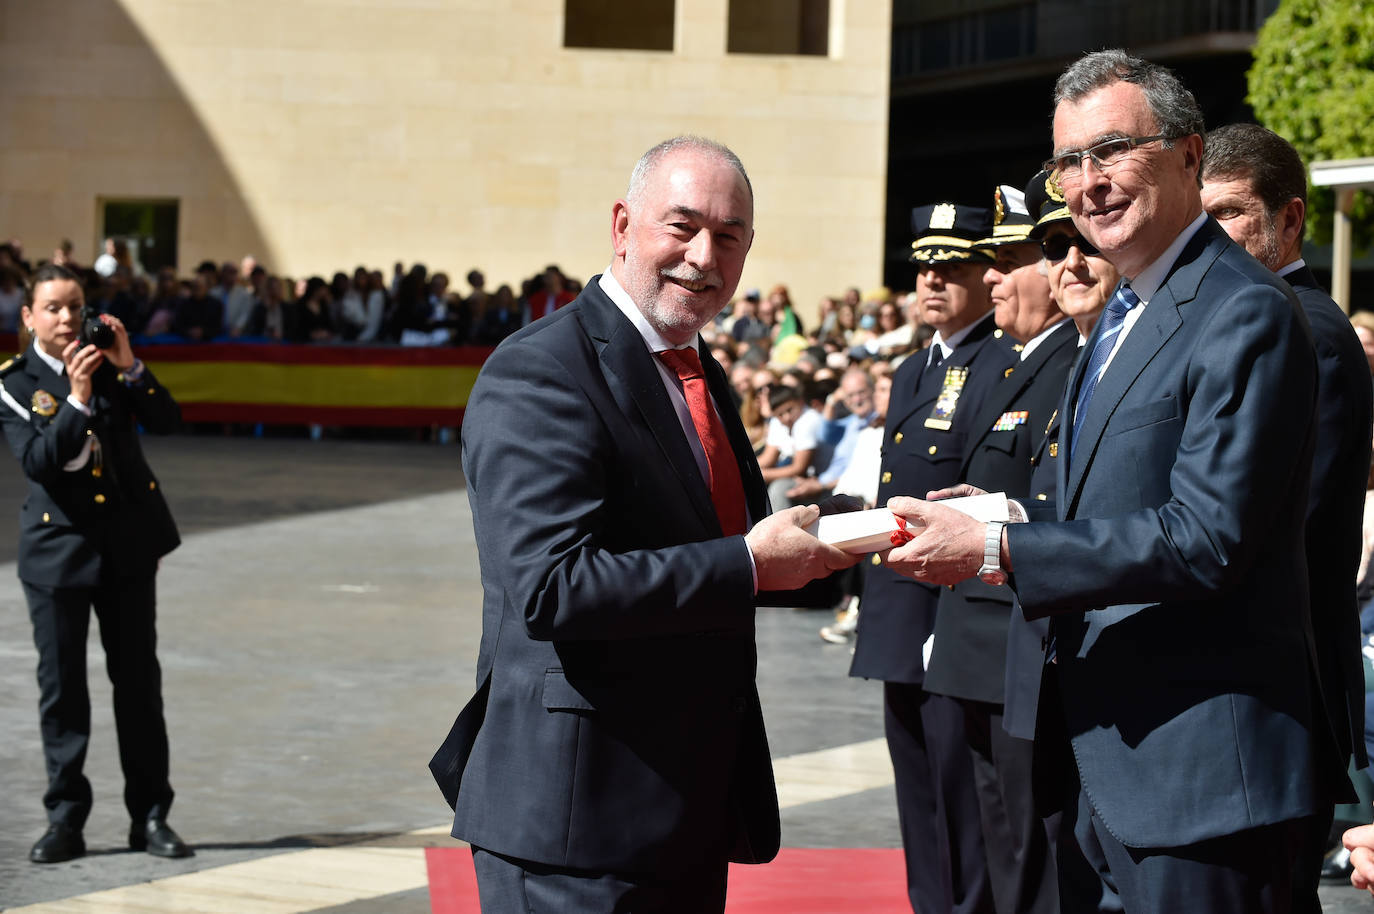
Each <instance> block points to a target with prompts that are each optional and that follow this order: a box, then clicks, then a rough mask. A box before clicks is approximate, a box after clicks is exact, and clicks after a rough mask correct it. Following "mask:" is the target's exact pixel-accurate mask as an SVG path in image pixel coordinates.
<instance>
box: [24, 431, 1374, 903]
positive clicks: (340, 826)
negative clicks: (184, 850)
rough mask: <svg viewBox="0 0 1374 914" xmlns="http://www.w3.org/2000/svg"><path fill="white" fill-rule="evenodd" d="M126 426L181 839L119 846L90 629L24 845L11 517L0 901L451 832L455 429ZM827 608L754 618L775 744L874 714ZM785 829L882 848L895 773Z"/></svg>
mask: <svg viewBox="0 0 1374 914" xmlns="http://www.w3.org/2000/svg"><path fill="white" fill-rule="evenodd" d="M145 446H146V448H147V450H148V453H149V458H150V461H151V463H152V464H153V466H154V469H155V470H157V472H158V474H159V476H160V478H161V480H162V483H163V488H164V491H165V492H166V493H167V495H168V499H169V501H170V502H171V505H172V509H173V511H174V513H175V514H176V516H177V518H178V521H179V523H180V526H181V529H182V531H183V538H184V540H185V542H184V544H183V545H182V547H181V548H180V549H178V550H177V551H176V552H174V553H172V555H170V556H168V558H167V559H166V560H165V561H164V563H163V568H162V571H161V573H160V575H159V591H160V593H159V616H160V618H159V634H160V651H159V653H160V656H161V659H162V665H163V671H164V680H165V685H164V693H165V697H166V704H167V718H168V726H169V730H170V736H171V744H172V781H173V786H174V787H175V788H176V790H177V799H176V803H175V805H174V807H173V810H172V816H171V821H172V823H173V825H174V826H175V827H176V828H177V829H178V830H179V831H180V832H181V834H182V835H183V836H184V837H185V838H186V839H187V840H188V841H190V842H191V843H193V844H194V845H195V847H196V856H195V857H193V858H190V859H187V860H180V861H167V860H158V859H155V858H152V857H149V856H148V855H146V854H135V853H131V852H128V851H127V850H126V849H125V846H124V841H125V834H126V830H127V819H126V816H125V813H124V810H123V808H122V803H121V801H120V790H121V783H122V781H121V776H120V774H119V770H118V760H117V756H116V754H115V745H114V730H113V722H112V719H111V714H110V700H109V685H108V681H107V680H106V679H105V678H104V674H103V663H102V659H101V652H100V648H99V643H98V640H97V638H96V636H95V633H94V632H92V637H91V642H90V643H91V651H90V653H89V663H90V670H91V691H92V703H93V709H94V714H93V728H94V733H93V737H92V745H91V752H90V757H89V759H88V762H87V771H88V774H89V775H90V777H91V780H92V782H93V785H94V789H95V795H96V805H95V810H94V812H93V813H92V816H91V819H90V822H89V823H88V824H87V828H86V839H87V843H88V846H89V847H90V849H91V852H90V853H89V854H88V856H87V857H85V858H83V859H81V860H77V861H73V862H71V863H67V864H60V865H56V866H50V867H38V866H34V865H31V864H29V863H28V862H27V859H26V853H27V850H28V847H29V845H30V844H31V843H32V841H33V840H34V839H35V838H36V837H37V836H38V835H39V834H41V832H42V830H43V828H44V825H45V822H44V817H43V811H42V807H41V803H40V796H41V792H42V785H43V770H42V760H41V754H40V752H39V746H38V728H37V721H36V687H35V685H34V681H33V663H34V652H33V645H32V641H31V637H30V628H29V623H28V618H27V613H26V610H25V608H24V604H23V599H22V595H21V593H20V590H19V587H18V584H17V581H16V580H15V578H14V566H13V560H14V555H15V539H16V530H15V526H16V525H15V524H14V523H8V524H0V728H3V731H2V732H3V733H4V734H5V736H6V738H5V739H4V740H3V741H0V822H2V823H4V824H3V827H0V908H3V907H11V906H21V905H35V904H36V903H41V902H51V901H56V900H58V899H64V898H68V897H70V896H78V895H84V894H86V893H91V892H96V891H99V890H104V889H112V888H115V887H119V886H126V885H134V884H138V883H143V882H147V881H149V880H158V879H163V878H165V877H168V876H172V875H175V874H183V873H203V872H205V871H208V870H211V869H212V868H217V867H224V866H226V865H228V864H233V863H238V862H244V861H254V860H261V859H262V858H265V857H268V856H270V855H277V854H288V853H292V852H297V851H301V850H303V849H307V848H331V847H343V846H349V845H366V846H369V847H373V846H384V847H401V848H404V847H420V846H424V845H434V846H453V842H452V841H451V839H449V838H447V836H446V835H445V834H443V832H442V831H440V832H438V833H427V834H415V832H416V831H417V830H420V829H426V828H432V827H434V826H438V825H441V824H442V823H443V822H444V820H445V814H446V813H447V809H446V807H445V806H444V804H443V801H442V799H441V798H440V797H439V795H438V791H437V789H436V788H435V787H434V785H433V782H432V781H431V780H430V778H429V774H428V772H427V770H426V769H425V762H426V761H427V760H428V758H429V755H430V753H431V752H432V750H433V749H434V747H435V746H436V745H437V743H438V741H439V740H440V739H441V738H442V736H443V734H444V733H445V732H446V731H447V728H448V725H449V723H450V722H451V721H452V718H453V715H454V714H455V713H456V711H457V709H458V708H459V707H460V705H461V703H462V702H463V701H464V700H465V699H466V697H467V696H468V695H469V694H470V692H471V689H472V684H473V668H474V663H475V659H476V654H477V640H478V636H479V634H480V631H479V629H480V602H479V601H480V586H479V581H478V575H477V562H476V554H475V550H474V548H473V542H472V530H471V524H470V519H469V515H468V511H467V501H466V498H465V497H464V495H463V493H462V476H461V471H460V469H459V466H458V449H457V448H456V447H442V446H434V445H425V444H419V443H410V442H397V441H334V440H325V441H317V442H310V441H305V440H297V439H282V438H269V439H250V438H220V437H194V436H189V437H174V438H166V439H158V438H151V439H148V440H147V442H146V445H145ZM22 491H23V481H22V479H20V477H19V473H18V470H17V467H16V466H15V464H14V462H13V461H9V460H5V461H0V504H8V505H11V506H12V510H13V511H15V512H17V506H18V503H19V501H20V499H21V498H22ZM0 514H4V512H3V511H0ZM5 516H9V517H13V516H14V515H13V514H8V515H5ZM827 618H828V617H827V616H826V614H825V613H817V612H801V611H793V610H785V609H779V610H764V611H761V612H760V615H759V619H758V630H759V648H760V668H759V682H760V690H761V693H762V697H763V703H764V710H765V713H766V715H767V718H768V724H769V736H770V739H771V743H772V748H773V753H774V756H775V757H777V758H779V759H780V760H781V759H785V758H788V757H793V756H798V755H800V754H803V753H811V752H815V751H816V750H822V749H829V748H831V747H841V746H848V745H850V744H856V743H862V742H864V741H869V740H873V739H875V738H876V737H880V736H881V733H882V722H881V713H880V707H879V701H880V698H879V689H878V686H877V685H876V684H875V683H866V682H862V681H856V680H851V679H849V678H848V677H847V676H846V675H845V671H846V669H847V665H848V659H849V657H848V649H847V648H845V647H841V646H834V645H826V644H824V643H822V642H821V641H820V640H819V639H818V638H817V637H816V629H817V628H818V627H819V625H820V624H822V623H823V622H824V621H826V619H827ZM781 764H783V763H782V762H780V765H781ZM841 790H843V787H841ZM783 839H784V843H785V844H787V845H789V846H794V847H895V846H897V844H898V842H899V838H898V833H897V823H896V815H895V811H894V809H893V798H892V791H891V787H890V786H886V787H877V788H867V789H861V790H859V791H858V792H855V793H850V794H849V795H847V796H842V797H839V798H834V799H824V800H820V801H818V802H805V803H801V804H800V805H794V806H790V807H789V808H787V809H786V810H785V811H784V813H783ZM1323 901H1324V910H1325V911H1328V912H1346V911H1351V912H1353V911H1357V910H1358V911H1367V910H1368V909H1369V907H1370V902H1369V899H1368V897H1367V896H1366V895H1364V894H1363V893H1359V892H1356V891H1355V890H1354V889H1351V888H1349V887H1348V886H1347V887H1341V886H1330V887H1327V888H1324V889H1323ZM47 907H49V906H48V905H41V904H39V905H38V906H37V907H35V908H34V910H36V911H37V910H43V909H44V908H47ZM52 907H53V909H54V910H55V909H56V906H52ZM63 909H64V910H66V909H67V908H65V907H64V908H63ZM80 909H81V910H97V908H96V907H83V908H80ZM262 909H263V910H266V909H267V908H266V907H264V908H262ZM242 910H243V911H247V912H252V911H254V910H257V908H256V907H255V906H254V904H252V903H250V902H247V901H245V903H244V905H243V907H242ZM314 910H328V911H330V912H350V914H352V912H358V914H362V912H377V914H391V912H394V914H423V912H428V911H429V899H428V893H427V891H426V890H425V889H424V888H423V887H412V888H408V889H405V890H404V891H397V892H391V893H387V894H382V895H377V896H374V897H371V898H365V899H360V900H357V901H353V902H349V903H346V904H337V905H332V906H326V907H318V908H315V909H314ZM851 910H853V911H855V912H862V911H863V905H862V901H861V900H860V899H856V901H855V905H854V907H853V908H852V909H851Z"/></svg>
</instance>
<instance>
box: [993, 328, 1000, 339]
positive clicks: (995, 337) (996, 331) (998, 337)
mask: <svg viewBox="0 0 1374 914" xmlns="http://www.w3.org/2000/svg"><path fill="white" fill-rule="evenodd" d="M992 338H993V339H995V340H1000V339H1001V338H1002V329H1001V328H1000V327H999V328H998V329H996V330H994V331H992Z"/></svg>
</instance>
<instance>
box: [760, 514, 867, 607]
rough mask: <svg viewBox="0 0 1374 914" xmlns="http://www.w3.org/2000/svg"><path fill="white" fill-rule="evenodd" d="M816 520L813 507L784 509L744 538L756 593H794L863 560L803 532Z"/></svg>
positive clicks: (768, 518)
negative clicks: (756, 578) (755, 579)
mask: <svg viewBox="0 0 1374 914" xmlns="http://www.w3.org/2000/svg"><path fill="white" fill-rule="evenodd" d="M820 516H821V511H820V509H819V508H817V507H816V506H815V505H802V506H799V507H796V508H788V509H787V510H786V511H779V512H777V513H776V514H771V515H769V516H768V517H765V518H764V519H763V520H761V521H759V522H758V523H757V524H755V525H754V529H752V530H750V531H749V532H748V533H747V534H745V537H744V540H745V542H747V543H748V544H749V550H750V551H751V552H753V553H754V569H755V570H756V571H757V572H758V576H759V590H760V591H763V590H795V589H797V588H798V587H801V586H802V585H803V584H806V583H808V582H809V581H814V580H815V579H816V578H823V577H825V576H826V575H828V574H830V573H831V572H834V571H839V570H840V569H841V568H849V567H850V566H852V565H856V564H858V562H859V559H861V558H863V556H860V555H850V554H849V553H847V552H844V551H842V550H839V549H836V548H835V547H834V546H827V545H826V544H825V543H822V542H821V541H820V540H818V539H816V538H815V537H814V536H812V535H811V534H810V533H807V532H806V531H805V530H804V529H803V528H804V527H806V525H807V524H810V523H813V522H815V520H816V519H817V518H818V517H820Z"/></svg>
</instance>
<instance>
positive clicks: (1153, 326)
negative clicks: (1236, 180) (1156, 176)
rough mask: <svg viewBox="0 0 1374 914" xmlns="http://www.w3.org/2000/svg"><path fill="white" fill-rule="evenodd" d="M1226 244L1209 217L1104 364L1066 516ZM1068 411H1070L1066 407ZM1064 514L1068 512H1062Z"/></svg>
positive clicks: (1073, 463)
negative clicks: (1124, 405) (1112, 425)
mask: <svg viewBox="0 0 1374 914" xmlns="http://www.w3.org/2000/svg"><path fill="white" fill-rule="evenodd" d="M1228 242H1229V239H1228V238H1227V236H1226V235H1225V233H1224V232H1223V231H1222V229H1221V227H1220V226H1218V225H1217V224H1216V223H1215V222H1214V221H1212V220H1211V219H1210V218H1209V219H1208V220H1207V222H1206V223H1204V224H1203V226H1202V227H1201V228H1200V229H1198V231H1197V234H1195V235H1194V236H1193V238H1192V240H1190V241H1189V242H1188V244H1187V246H1186V247H1184V249H1183V253H1182V254H1180V255H1179V258H1178V260H1177V261H1176V262H1175V264H1174V266H1173V267H1172V268H1171V270H1170V273H1169V276H1168V278H1166V279H1165V280H1164V284H1163V285H1162V286H1160V288H1159V290H1158V291H1156V292H1155V294H1154V296H1153V297H1152V298H1151V299H1150V301H1149V303H1148V304H1146V306H1145V311H1144V313H1143V314H1141V315H1140V318H1139V319H1138V320H1137V321H1136V324H1135V326H1134V327H1132V328H1131V332H1130V335H1129V336H1127V337H1126V339H1125V340H1124V341H1123V342H1122V343H1121V347H1120V348H1119V349H1118V350H1117V352H1116V355H1114V356H1113V357H1112V361H1111V364H1110V365H1108V366H1107V373H1106V374H1104V375H1103V376H1102V380H1100V381H1098V382H1097V389H1096V390H1094V391H1093V396H1092V400H1090V401H1089V402H1088V414H1087V416H1085V417H1084V419H1083V427H1082V429H1081V430H1080V432H1079V436H1078V447H1077V449H1076V450H1074V451H1073V453H1071V454H1070V455H1069V466H1068V468H1067V472H1068V478H1067V481H1066V488H1065V489H1064V491H1065V492H1066V493H1067V497H1066V498H1065V499H1063V503H1064V506H1065V507H1064V510H1065V511H1066V512H1071V511H1072V506H1073V504H1074V502H1075V500H1076V498H1077V496H1078V493H1079V491H1080V489H1081V488H1082V485H1083V478H1084V476H1085V475H1086V473H1087V468H1088V466H1089V465H1090V464H1091V463H1092V455H1093V452H1094V451H1096V449H1097V444H1098V442H1099V441H1100V440H1101V439H1102V433H1103V432H1104V431H1105V430H1106V427H1107V423H1108V421H1109V420H1110V419H1111V417H1112V414H1113V413H1114V412H1116V408H1117V406H1119V405H1120V403H1121V400H1122V398H1123V397H1124V396H1125V395H1126V393H1127V391H1129V390H1130V389H1131V386H1132V385H1134V384H1135V382H1136V379H1137V378H1138V377H1140V373H1141V372H1142V371H1144V370H1145V366H1147V365H1148V364H1150V361H1151V360H1152V359H1154V357H1155V356H1156V355H1158V354H1159V351H1160V349H1162V348H1163V347H1164V345H1165V343H1167V342H1168V341H1169V338H1170V337H1172V336H1173V335H1174V334H1175V333H1176V332H1178V329H1179V327H1181V326H1182V325H1183V317H1182V315H1180V314H1179V309H1180V308H1181V307H1183V306H1184V305H1186V304H1187V303H1188V302H1190V301H1192V300H1193V299H1194V298H1196V297H1197V290H1198V286H1199V285H1200V284H1201V282H1202V278H1203V276H1205V275H1206V273H1207V270H1208V268H1209V267H1210V266H1211V265H1212V263H1213V261H1215V260H1216V259H1217V257H1218V256H1219V255H1220V254H1221V251H1222V249H1223V248H1224V246H1225V244H1226V243H1228ZM1100 330H1101V324H1100V322H1099V325H1098V327H1097V330H1095V331H1094V333H1093V338H1092V339H1090V340H1089V341H1088V351H1089V352H1091V351H1092V350H1091V347H1092V346H1094V345H1095V344H1096V342H1097V335H1098V331H1100ZM1086 362H1087V359H1085V358H1080V359H1079V365H1078V366H1077V367H1076V368H1075V370H1074V383H1073V384H1071V385H1070V387H1069V390H1070V391H1073V392H1075V393H1076V391H1077V389H1078V382H1079V380H1080V377H1079V376H1080V375H1081V373H1082V371H1083V369H1084V367H1085V363H1086ZM1067 402H1068V401H1067V400H1066V403H1067ZM1069 408H1070V409H1072V405H1071V404H1070V406H1069ZM1072 426H1073V423H1072V421H1065V422H1064V429H1067V430H1068V432H1067V434H1068V435H1069V436H1071V435H1072ZM1060 434H1061V436H1064V435H1065V431H1064V430H1063V429H1061V432H1060ZM1066 516H1071V514H1067V513H1066Z"/></svg>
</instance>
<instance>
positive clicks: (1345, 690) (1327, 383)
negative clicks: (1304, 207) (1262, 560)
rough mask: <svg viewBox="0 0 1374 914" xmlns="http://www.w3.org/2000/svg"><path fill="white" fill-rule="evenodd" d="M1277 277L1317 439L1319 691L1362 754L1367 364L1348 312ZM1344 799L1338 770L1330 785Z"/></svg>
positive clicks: (1313, 288) (1309, 282)
mask: <svg viewBox="0 0 1374 914" xmlns="http://www.w3.org/2000/svg"><path fill="white" fill-rule="evenodd" d="M1284 279H1286V280H1288V283H1289V284H1290V285H1291V286H1292V287H1293V291H1295V292H1297V293H1298V300H1299V301H1301V302H1302V306H1303V309H1304V310H1305V311H1306V312H1307V320H1308V321H1309V322H1310V323H1311V325H1312V341H1313V343H1314V344H1315V346H1316V351H1317V444H1316V449H1315V451H1314V452H1313V457H1312V486H1311V489H1310V491H1309V496H1308V502H1307V564H1308V572H1309V575H1310V579H1311V588H1310V593H1311V599H1312V627H1313V630H1314V633H1315V635H1316V641H1317V669H1318V670H1319V671H1320V673H1321V684H1322V696H1323V699H1324V703H1325V706H1326V710H1327V714H1328V716H1329V717H1330V722H1331V726H1332V730H1333V732H1334V733H1335V736H1336V741H1337V745H1338V746H1339V749H1340V754H1341V756H1342V757H1343V758H1346V759H1349V758H1350V757H1351V755H1352V753H1353V755H1354V758H1355V760H1356V762H1357V767H1364V765H1365V764H1366V762H1367V757H1366V754H1365V744H1364V701H1365V691H1364V666H1363V663H1362V661H1361V659H1360V610H1359V606H1358V604H1357V602H1356V599H1355V574H1356V571H1357V569H1358V568H1359V565H1360V542H1361V526H1362V522H1363V513H1364V489H1365V483H1366V482H1367V480H1368V478H1369V440H1370V425H1371V421H1374V420H1372V418H1371V412H1374V407H1371V403H1370V401H1371V389H1370V384H1369V363H1368V362H1367V361H1366V360H1365V357H1364V350H1363V348H1362V347H1361V346H1360V339H1359V337H1357V336H1356V335H1355V331H1354V329H1353V328H1352V327H1351V326H1350V319H1349V318H1348V317H1346V316H1345V314H1344V312H1342V311H1341V309H1340V307H1339V306H1338V305H1337V304H1336V303H1335V302H1334V301H1332V300H1331V296H1329V295H1327V294H1326V293H1325V292H1323V291H1322V289H1321V287H1320V286H1318V285H1317V280H1316V277H1314V276H1313V275H1312V271H1311V270H1309V269H1308V268H1307V267H1305V266H1304V267H1301V268H1300V269H1298V270H1294V271H1293V272H1292V273H1289V274H1288V275H1287V276H1285V277H1284ZM1332 786H1333V787H1335V788H1337V791H1336V792H1337V797H1338V798H1340V799H1342V801H1344V799H1345V798H1347V797H1348V798H1350V799H1353V794H1351V793H1350V786H1349V783H1348V781H1347V779H1346V778H1344V777H1342V778H1340V779H1339V781H1338V782H1337V783H1336V784H1334V785H1332Z"/></svg>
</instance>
